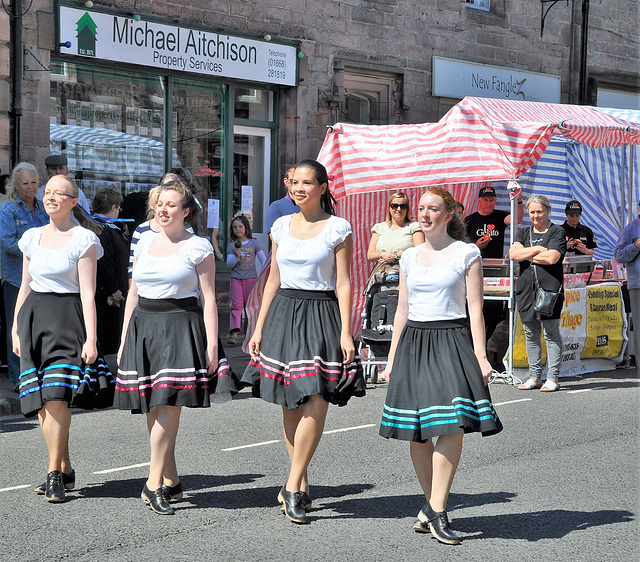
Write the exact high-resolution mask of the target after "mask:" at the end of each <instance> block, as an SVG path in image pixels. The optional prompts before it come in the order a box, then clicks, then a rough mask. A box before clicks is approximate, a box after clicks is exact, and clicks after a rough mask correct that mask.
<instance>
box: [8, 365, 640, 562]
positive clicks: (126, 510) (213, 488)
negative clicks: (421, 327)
mask: <svg viewBox="0 0 640 562" xmlns="http://www.w3.org/2000/svg"><path fill="white" fill-rule="evenodd" d="M385 391H386V389H385V387H384V386H380V387H376V388H371V389H369V391H368V394H367V396H366V397H365V398H360V399H353V400H352V401H351V402H350V403H349V405H348V406H347V407H345V408H336V407H332V408H331V409H330V411H329V415H328V418H327V424H326V434H325V435H324V436H323V438H322V441H321V443H320V446H319V448H318V451H317V453H316V456H315V458H314V460H313V462H312V465H311V468H310V481H311V495H312V497H313V500H314V504H313V505H314V507H313V511H312V512H311V517H310V519H311V521H310V524H309V525H306V526H298V525H295V524H293V523H291V522H289V521H288V520H287V519H286V518H285V517H284V515H282V514H281V513H280V509H279V507H278V505H277V501H276V496H277V493H278V490H279V488H280V487H281V486H282V484H283V483H284V481H285V480H286V472H287V455H286V450H285V445H284V442H283V440H282V435H281V413H280V411H279V408H278V407H276V406H273V405H270V404H266V403H264V402H263V401H261V400H259V399H253V398H250V396H249V394H248V393H247V392H243V393H241V394H240V395H239V396H238V397H237V398H236V399H234V400H233V402H231V403H228V404H225V405H219V406H212V407H211V408H210V409H208V410H185V411H184V412H183V416H182V422H181V428H180V435H179V437H178V451H177V453H178V462H179V470H180V472H181V475H182V481H183V484H184V486H185V488H186V490H187V493H186V495H185V498H184V499H183V500H181V501H180V502H178V503H176V504H175V507H176V510H177V511H176V515H174V516H171V517H169V516H159V515H156V514H154V513H153V512H152V511H151V510H150V509H148V508H147V507H145V506H144V505H143V503H142V501H141V500H140V491H141V488H142V486H143V483H144V481H145V478H146V472H147V466H146V464H145V463H147V462H148V443H147V440H146V437H145V434H146V429H145V422H144V419H143V418H142V417H141V416H133V415H130V414H128V413H126V412H117V411H112V410H110V411H104V412H88V413H84V412H79V413H77V414H74V416H73V421H72V428H71V454H72V459H73V461H74V467H75V469H76V472H77V489H76V491H74V492H71V493H70V494H68V501H67V502H65V503H64V504H49V503H48V502H46V501H45V500H44V498H43V496H37V495H36V494H34V493H33V491H32V486H33V485H34V484H39V483H40V482H41V481H43V479H44V477H45V473H46V451H45V446H44V441H43V438H42V435H41V433H40V430H39V427H38V425H37V422H36V421H34V420H25V419H23V418H20V417H13V418H4V419H2V420H0V421H1V423H2V433H1V434H0V559H1V560H2V561H3V562H4V561H14V560H21V561H22V560H24V561H27V560H33V561H42V560H65V561H93V560H106V561H109V560H114V561H115V560H118V561H122V560H136V561H146V560H154V561H156V560H216V561H217V560H224V561H235V560H278V561H303V560H323V561H324V560H331V561H335V562H337V561H351V562H352V561H359V560H367V561H368V560H411V561H414V560H419V559H438V560H465V561H476V560H477V561H483V562H484V561H487V560H489V561H501V560H507V561H512V560H541V561H542V560H543V561H545V562H548V561H551V560H554V561H555V560H571V561H607V560H611V561H632V560H633V561H635V560H639V559H640V542H639V536H640V534H639V525H638V507H639V499H640V495H639V484H640V473H639V472H640V471H639V454H638V453H639V449H640V447H639V441H638V437H639V430H638V426H639V415H638V404H639V400H638V399H639V392H638V380H637V379H636V378H635V373H634V372H633V371H624V370H619V371H614V372H610V373H600V374H596V375H588V376H586V377H585V378H583V379H571V380H563V381H562V390H561V391H560V392H556V393H552V394H543V393H540V392H538V391H531V392H523V391H518V390H517V389H515V388H514V387H512V386H509V385H506V384H504V383H496V384H493V385H491V391H492V395H493V399H494V403H495V404H496V409H497V411H498V413H499V415H500V416H501V419H502V422H503V424H504V426H505V429H504V431H503V432H502V433H501V434H500V435H497V436H494V437H487V438H482V437H481V436H479V435H470V436H467V437H466V438H465V445H464V451H463V456H462V461H461V464H460V468H459V470H458V474H457V476H456V479H455V481H454V484H453V489H452V493H451V496H450V498H449V506H448V508H449V514H450V519H451V521H452V526H453V527H454V529H455V530H456V531H457V532H458V533H459V534H460V535H461V537H462V538H463V539H464V541H463V542H462V544H460V545H459V546H447V545H442V544H440V543H438V542H436V541H435V540H434V539H432V538H431V537H430V536H429V535H420V534H416V533H414V532H413V531H412V529H411V525H412V523H413V521H414V519H415V516H416V514H417V512H418V510H419V509H420V507H421V505H422V504H423V502H424V499H423V497H421V494H420V490H419V486H418V483H417V480H416V478H415V476H414V474H413V470H412V467H411V462H410V459H409V454H408V446H407V444H406V443H401V442H394V441H387V440H385V439H383V438H381V437H379V436H378V434H377V431H378V429H377V424H378V422H379V419H380V413H381V409H382V404H383V401H384V395H385Z"/></svg>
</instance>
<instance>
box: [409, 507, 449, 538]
mask: <svg viewBox="0 0 640 562" xmlns="http://www.w3.org/2000/svg"><path fill="white" fill-rule="evenodd" d="M418 522H419V523H421V525H420V527H422V528H424V527H425V525H426V524H428V525H429V530H430V531H431V534H432V535H433V536H434V537H435V538H436V539H438V540H439V541H440V542H441V543H444V544H459V543H460V538H459V537H458V535H456V534H455V533H454V532H453V531H452V530H451V526H450V525H449V518H448V517H447V512H446V511H434V510H433V508H432V507H431V505H430V504H429V502H427V503H425V504H424V506H423V507H422V509H421V510H420V513H418V521H416V523H414V524H413V530H414V531H417V532H419V533H422V532H424V531H419V530H418V529H416V524H417V523H418Z"/></svg>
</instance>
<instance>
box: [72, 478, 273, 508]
mask: <svg viewBox="0 0 640 562" xmlns="http://www.w3.org/2000/svg"><path fill="white" fill-rule="evenodd" d="M262 477H264V474H234V475H231V476H216V475H206V474H193V475H184V476H182V477H181V478H180V480H181V482H182V485H183V487H184V490H185V500H187V501H191V499H192V497H198V496H200V495H211V496H212V497H214V496H215V497H219V496H220V494H227V493H234V494H238V491H230V490H225V491H224V492H220V491H206V492H203V491H202V490H209V489H210V488H214V487H220V486H232V485H234V484H250V483H252V482H255V481H256V480H257V479H259V478H262ZM146 480H147V479H146V478H128V479H126V480H109V481H108V482H101V483H99V484H93V485H91V484H90V485H88V486H83V487H82V488H81V489H79V490H78V492H79V494H80V495H81V496H83V497H85V498H130V497H135V496H139V495H140V492H141V491H142V488H143V486H144V483H145V482H146ZM243 492H244V491H243ZM276 494H277V492H276ZM185 500H182V501H185ZM198 503H200V502H198ZM203 507H204V505H203ZM207 507H214V503H213V502H212V503H210V504H207ZM215 507H225V506H219V505H215ZM230 507H246V506H243V505H235V506H230Z"/></svg>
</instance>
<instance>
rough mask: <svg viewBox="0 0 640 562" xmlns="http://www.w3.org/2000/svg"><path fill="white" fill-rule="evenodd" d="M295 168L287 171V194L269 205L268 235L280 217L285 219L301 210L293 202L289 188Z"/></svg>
mask: <svg viewBox="0 0 640 562" xmlns="http://www.w3.org/2000/svg"><path fill="white" fill-rule="evenodd" d="M294 170H295V167H291V168H289V169H288V170H287V173H286V174H285V175H284V178H283V181H284V185H285V187H286V188H287V193H286V194H285V196H284V197H283V198H282V199H278V200H277V201H274V202H273V203H271V205H269V209H268V210H267V224H266V226H267V234H269V233H270V232H271V227H272V226H273V223H274V222H275V221H276V219H279V218H280V217H284V216H286V215H293V214H294V213H297V212H298V211H299V210H300V207H298V205H296V204H295V203H294V202H293V199H291V195H290V194H289V188H290V186H291V178H293V171H294Z"/></svg>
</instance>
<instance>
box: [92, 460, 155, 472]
mask: <svg viewBox="0 0 640 562" xmlns="http://www.w3.org/2000/svg"><path fill="white" fill-rule="evenodd" d="M149 464H151V463H148V462H141V463H140V464H130V465H129V466H119V467H118V468H108V469H106V470H96V471H95V472H93V473H92V474H109V473H110V472H120V471H122V470H129V469H131V468H141V467H143V466H149Z"/></svg>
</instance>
